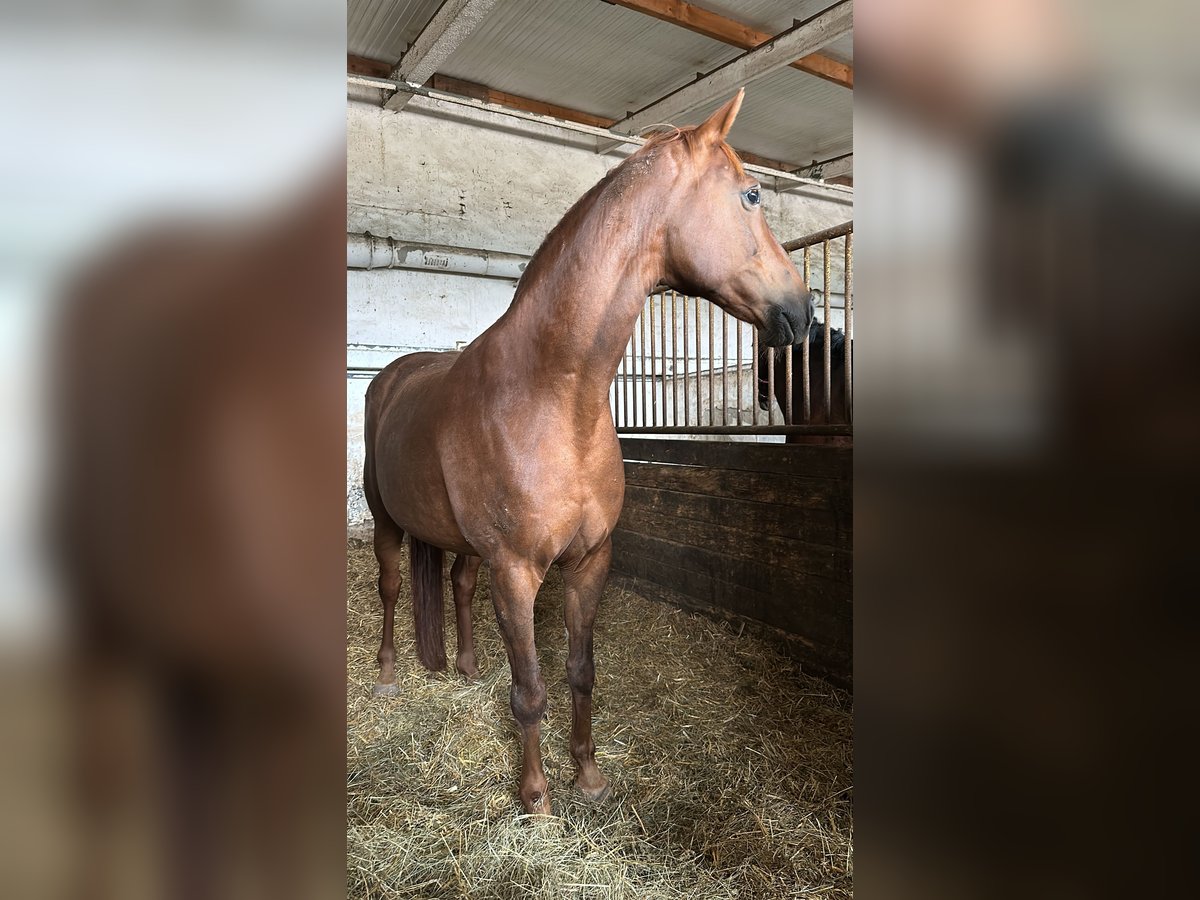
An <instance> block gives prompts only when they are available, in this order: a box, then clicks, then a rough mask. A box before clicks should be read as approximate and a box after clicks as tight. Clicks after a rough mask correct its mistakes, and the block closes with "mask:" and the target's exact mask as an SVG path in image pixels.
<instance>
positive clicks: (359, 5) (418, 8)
mask: <svg viewBox="0 0 1200 900" xmlns="http://www.w3.org/2000/svg"><path fill="white" fill-rule="evenodd" d="M441 5H442V0H348V2H347V4H346V43H347V50H348V52H350V53H353V54H354V55H355V56H365V57H366V58H367V59H379V60H383V61H385V62H390V63H395V62H397V61H398V60H399V59H400V54H401V53H403V52H404V51H405V49H407V47H408V45H409V44H411V43H412V41H413V39H414V38H415V37H416V36H417V35H418V34H420V33H421V29H422V28H424V27H425V23H426V22H428V21H429V20H430V19H431V18H433V14H434V13H435V12H437V9H438V7H439V6H441Z"/></svg>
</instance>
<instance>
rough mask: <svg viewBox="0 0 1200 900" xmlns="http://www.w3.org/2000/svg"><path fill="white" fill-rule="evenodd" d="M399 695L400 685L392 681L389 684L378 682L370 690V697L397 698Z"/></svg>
mask: <svg viewBox="0 0 1200 900" xmlns="http://www.w3.org/2000/svg"><path fill="white" fill-rule="evenodd" d="M399 695H400V685H398V684H396V682H394V681H393V682H392V683H391V684H384V683H383V682H379V683H378V684H376V685H375V687H373V688H372V689H371V696H372V697H397V696H399Z"/></svg>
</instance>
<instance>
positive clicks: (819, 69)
mask: <svg viewBox="0 0 1200 900" xmlns="http://www.w3.org/2000/svg"><path fill="white" fill-rule="evenodd" d="M606 2H607V3H611V4H613V5H614V6H623V7H625V8H626V9H632V10H635V11H637V12H640V13H645V14H646V15H648V16H654V18H656V19H660V20H661V21H663V22H670V23H671V24H672V25H678V26H680V27H681V28H686V29H688V30H689V31H694V32H695V33H696V34H702V35H704V36H705V37H707V38H712V39H713V40H715V41H721V42H722V43H724V44H729V45H730V46H731V47H740V48H741V49H743V50H753V49H754V48H755V47H758V46H761V45H762V44H765V43H766V42H767V41H769V40H771V35H770V34H768V33H767V32H765V31H759V30H758V29H757V28H754V27H752V26H750V25H746V24H745V23H743V22H739V21H737V20H736V19H730V18H728V17H727V16H723V15H721V14H720V13H715V12H711V11H709V10H707V9H702V8H700V7H699V6H694V5H692V4H691V3H688V2H686V0H606ZM791 66H792V68H793V69H799V70H800V71H801V72H807V73H808V74H809V75H815V76H817V77H818V78H823V79H825V80H826V81H829V82H832V83H833V84H837V85H841V86H842V87H844V88H848V89H850V90H853V89H854V67H853V66H851V65H848V64H846V63H844V62H840V61H838V60H836V59H833V58H832V57H830V56H826V55H825V54H823V53H809V54H808V55H807V56H802V57H800V59H798V60H796V61H795V62H793V63H791Z"/></svg>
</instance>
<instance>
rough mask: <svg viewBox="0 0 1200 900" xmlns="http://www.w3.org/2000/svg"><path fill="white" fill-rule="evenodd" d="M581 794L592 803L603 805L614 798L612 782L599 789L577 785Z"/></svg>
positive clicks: (605, 783) (607, 782)
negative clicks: (610, 798)
mask: <svg viewBox="0 0 1200 900" xmlns="http://www.w3.org/2000/svg"><path fill="white" fill-rule="evenodd" d="M576 787H578V788H579V792H580V793H581V794H583V796H584V797H585V798H587V799H588V800H590V801H591V802H592V803H603V802H604V801H605V800H607V799H608V798H609V797H611V796H612V782H611V781H606V782H604V784H603V785H601V786H600V787H598V788H585V787H584V786H583V785H581V784H576Z"/></svg>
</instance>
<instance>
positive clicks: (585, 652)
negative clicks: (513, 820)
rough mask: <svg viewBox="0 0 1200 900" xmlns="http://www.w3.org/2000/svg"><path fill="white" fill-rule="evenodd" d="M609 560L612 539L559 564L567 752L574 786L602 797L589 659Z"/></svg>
mask: <svg viewBox="0 0 1200 900" xmlns="http://www.w3.org/2000/svg"><path fill="white" fill-rule="evenodd" d="M611 562H612V540H611V539H609V540H606V541H605V542H604V543H603V544H601V545H600V546H599V547H597V548H596V549H595V550H593V551H592V552H591V553H590V554H589V555H588V556H586V557H584V559H583V560H582V561H581V562H580V564H579V565H578V566H576V567H574V568H565V567H564V568H563V584H564V586H565V588H566V591H565V593H566V603H565V605H564V607H563V614H564V616H565V618H566V624H567V642H568V650H567V681H568V682H569V683H570V685H571V756H573V757H574V758H575V764H576V765H577V766H578V767H579V774H578V775H577V776H576V778H575V786H576V787H578V788H579V790H580V791H582V792H583V795H584V796H585V797H587V798H588V799H590V800H595V801H597V802H599V801H601V800H604V799H605V798H606V797H607V796H608V794H609V791H610V785H609V783H608V779H607V778H605V777H604V776H603V775H602V774H600V769H599V767H598V766H597V765H596V745H595V743H594V742H593V741H592V685H593V684H594V683H595V679H596V666H595V664H594V662H593V661H592V625H593V623H594V622H595V621H596V610H597V609H598V608H599V606H600V595H601V594H602V593H603V592H604V584H605V582H606V581H607V579H608V568H609V564H610V563H611Z"/></svg>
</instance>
